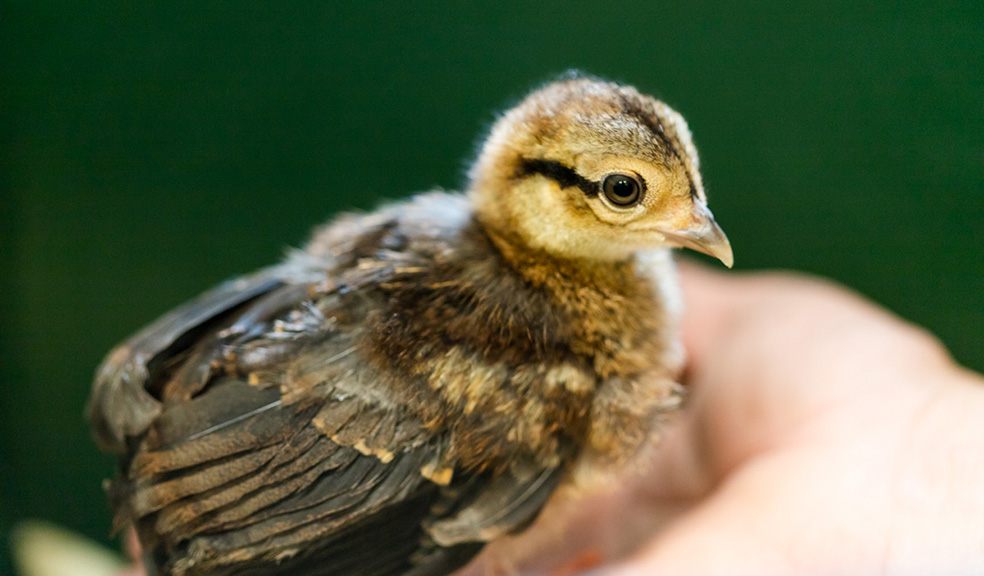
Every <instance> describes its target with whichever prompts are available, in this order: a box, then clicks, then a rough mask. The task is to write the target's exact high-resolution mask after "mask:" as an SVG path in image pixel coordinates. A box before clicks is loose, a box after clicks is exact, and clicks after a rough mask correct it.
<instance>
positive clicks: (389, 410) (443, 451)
mask: <svg viewBox="0 0 984 576" xmlns="http://www.w3.org/2000/svg"><path fill="white" fill-rule="evenodd" d="M469 177H470V181H469V186H468V190H467V193H466V194H464V195H459V194H448V193H438V192H434V193H426V194H422V195H418V196H416V197H414V198H411V199H410V200H408V201H405V202H401V203H397V204H393V205H390V206H388V207H384V208H382V209H380V210H378V211H376V212H372V213H369V214H363V215H345V216H342V217H340V218H338V219H336V220H334V221H332V222H330V223H328V224H327V225H325V226H323V227H322V228H320V229H318V230H316V231H315V232H314V234H313V237H312V238H311V240H310V242H309V243H308V244H307V246H306V247H305V248H304V249H303V250H301V251H297V252H295V253H292V254H290V255H289V256H288V257H287V258H286V260H285V261H284V262H283V263H281V264H279V265H276V266H272V267H270V268H267V269H264V270H261V271H259V272H257V273H255V274H252V275H249V276H245V277H242V278H239V279H236V280H232V281H229V282H227V283H225V284H222V285H220V286H218V287H217V288H215V289H213V290H211V291H209V292H206V293H205V294H203V295H201V296H199V297H198V298H196V299H195V300H192V301H191V302H189V303H187V304H185V305H183V306H181V307H179V308H177V309H175V310H174V311H172V312H171V313H169V314H167V315H165V316H163V317H162V318H160V319H159V320H157V321H156V322H154V323H152V324H151V325H149V326H147V327H146V328H144V329H143V330H142V331H140V332H138V333H137V334H136V335H134V336H133V337H132V338H131V339H130V340H128V341H126V342H125V343H123V344H122V345H120V346H119V347H117V348H116V349H115V350H113V351H112V352H111V353H110V354H109V355H108V357H107V358H106V360H105V361H104V363H103V365H102V366H101V367H100V368H99V370H98V373H97V375H96V379H95V384H94V387H93V390H92V395H91V398H90V401H89V408H88V410H89V417H90V419H91V423H92V426H93V429H94V431H95V435H96V438H97V440H98V442H99V444H100V446H101V447H102V448H104V449H105V450H108V451H111V452H114V453H116V454H118V455H119V462H120V469H119V473H118V475H117V477H116V478H115V479H114V480H112V481H111V482H110V483H109V488H108V490H109V494H110V499H111V501H112V504H113V506H114V508H115V511H116V522H117V525H118V526H124V525H129V524H132V525H133V526H134V527H135V528H136V532H137V534H138V536H139V539H140V542H141V544H142V546H143V550H144V562H145V565H146V566H147V568H148V571H149V572H150V573H151V574H173V575H181V576H186V575H187V576H190V575H199V574H210V575H224V574H237V575H247V574H248V575H273V574H285V575H286V574H310V575H315V574H331V575H346V574H358V575H361V576H372V575H395V574H406V575H415V576H424V575H438V574H448V573H450V572H452V571H453V570H454V569H456V568H457V567H460V566H462V565H463V564H464V563H466V562H467V561H468V560H469V559H470V558H471V557H472V556H474V555H475V554H476V553H477V552H478V551H479V550H480V549H481V548H482V547H483V546H484V545H485V544H486V543H487V542H490V541H492V540H494V539H496V538H499V537H500V536H503V535H507V534H510V533H515V532H517V531H520V530H523V529H524V527H526V526H527V525H529V524H530V523H531V522H532V520H533V519H534V518H535V517H536V516H537V513H538V512H539V510H540V509H541V508H542V507H543V505H544V503H545V502H546V501H547V499H548V497H549V496H550V495H551V493H552V492H554V491H555V489H556V488H558V487H559V486H566V485H575V484H578V483H583V484H585V485H590V484H591V483H593V482H597V481H599V479H604V478H606V477H608V476H610V475H611V474H618V471H619V470H624V469H626V467H627V466H628V465H629V464H630V462H631V461H632V458H633V457H634V456H635V455H637V454H638V453H639V452H640V450H641V449H642V448H644V447H645V446H646V445H647V444H648V442H649V440H650V439H651V437H652V435H653V434H654V433H655V430H654V421H655V419H656V416H657V415H658V414H659V413H660V412H661V411H665V410H667V409H670V408H672V407H673V406H675V405H676V404H677V402H678V395H679V388H678V386H677V384H676V383H675V378H676V377H677V375H678V372H679V370H680V368H681V362H682V354H681V348H680V345H679V343H678V335H677V329H676V313H677V308H678V295H677V288H676V285H675V277H674V269H673V263H672V260H671V256H670V253H669V248H671V247H679V246H684V247H688V248H692V249H695V250H699V251H701V252H705V253H707V254H710V255H713V256H715V257H717V258H718V259H720V260H721V261H722V262H724V263H725V264H726V265H728V266H730V265H731V261H732V255H731V247H730V245H729V244H728V240H727V239H726V237H725V235H724V234H723V233H722V231H721V229H720V228H719V227H718V225H717V224H716V223H715V221H714V218H713V217H712V215H711V212H710V211H709V210H708V208H707V200H706V198H705V195H704V188H703V186H702V184H701V177H700V173H699V172H698V160H697V152H696V150H695V149H694V145H693V143H692V142H691V137H690V132H689V130H688V129H687V125H686V123H685V122H684V120H683V118H682V117H681V116H680V115H679V114H678V113H676V112H675V111H673V110H672V109H670V108H669V107H668V106H667V105H666V104H664V103H662V102H660V101H658V100H655V99H653V98H651V97H649V96H646V95H643V94H641V93H639V92H638V91H636V90H635V89H634V88H631V87H628V86H623V85H619V84H615V83H611V82H606V81H602V80H598V79H594V78H588V77H583V76H579V77H568V78H564V79H562V80H559V81H555V82H552V83H549V84H547V85H545V86H543V87H541V88H540V89H538V90H536V91H534V92H533V93H532V94H530V95H529V96H527V97H526V98H525V100H523V101H522V102H520V103H519V105H518V106H516V107H515V108H513V109H511V110H509V111H508V112H506V113H505V114H504V115H502V116H501V117H500V118H499V119H498V121H497V122H496V123H495V125H494V126H493V128H492V130H491V133H490V134H489V136H488V138H487V140H486V142H485V144H484V146H483V147H482V149H481V151H480V153H479V156H478V158H477V160H476V161H475V163H474V165H473V167H472V169H471V171H470V174H469ZM601 471H604V472H603V473H601Z"/></svg>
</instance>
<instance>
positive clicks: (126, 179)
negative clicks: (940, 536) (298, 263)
mask: <svg viewBox="0 0 984 576" xmlns="http://www.w3.org/2000/svg"><path fill="white" fill-rule="evenodd" d="M859 4H861V3H858V2H854V1H851V2H841V3H831V4H827V5H826V6H825V7H822V8H821V7H805V6H803V7H797V6H796V5H795V3H789V2H785V1H771V2H759V3H756V4H754V5H745V6H738V5H730V6H729V5H725V4H721V3H718V2H706V3H704V2H680V3H675V4H672V5H671V4H665V3H660V2H653V1H651V0H646V1H638V2H628V3H616V2H604V3H597V4H592V5H587V4H583V3H568V2H564V3H561V2H524V3H502V2H500V3H495V6H491V5H479V4H477V3H464V2H461V3H447V4H441V5H438V4H436V3H428V4H419V5H414V6H411V5H410V3H407V2H386V3H372V4H366V3H362V2H351V3H344V4H340V5H334V4H332V5H329V3H291V4H289V5H288V4H286V3H274V2H270V3H264V4H261V3H245V2H204V3H203V2H185V3H179V2H166V3H165V2H161V3H157V2H148V3H134V2H122V1H109V2H100V3H86V4H85V5H84V6H76V5H75V4H73V3H68V2H65V3H61V2H22V3H9V2H4V3H3V4H2V12H0V61H2V64H0V138H2V140H0V162H2V165H0V186H2V187H0V194H2V196H0V234H2V236H0V258H2V261H0V282H2V285H0V307H2V308H0V314H2V318H0V320H2V325H0V474H2V485H0V486H2V492H0V534H6V531H7V530H9V528H10V526H11V525H12V524H13V523H15V522H16V521H17V520H18V519H21V518H24V517H41V518H47V519H52V520H55V521H57V522H59V523H61V524H64V525H67V526H69V527H71V528H73V529H76V530H79V531H82V532H84V533H86V534H88V535H90V536H92V537H95V538H99V539H105V538H106V534H107V532H108V527H109V514H108V512H107V507H106V505H105V504H104V501H103V496H102V492H101V490H100V479H101V478H103V477H104V476H106V475H107V474H109V473H110V471H111V461H110V459H108V458H106V457H103V456H101V455H99V454H98V452H97V451H96V450H95V449H94V448H93V446H92V445H91V443H90V441H89V436H88V431H87V428H86V425H85V423H84V422H83V419H82V407H83V404H84V401H85V398H86V394H87V391H88V387H89V381H90V377H91V374H92V371H93V369H94V367H95V366H96V364H97V363H98V362H99V360H100V358H101V357H102V355H103V354H104V353H105V351H107V350H108V349H109V348H110V347H111V346H112V345H113V344H114V343H116V342H117V341H119V340H120V339H122V338H124V337H125V336H126V335H127V334H128V333H130V332H131V331H133V330H134V329H136V328H138V327H139V326H141V325H142V324H144V323H146V322H147V321H149V320H151V319H153V318H154V317H155V316H156V315H158V314H160V313H162V312H164V311H166V310H167V309H169V308H170V307H172V306H174V305H176V304H178V303H179V302H181V301H182V300H184V299H186V298H188V297H190V296H192V295H194V294H195V293H197V292H198V291H200V290H202V289H204V288H206V287H208V286H210V285H211V284H213V283H215V282H217V281H219V280H221V279H223V278H225V277H227V276H230V275H233V274H236V273H239V272H244V271H248V270H251V269H254V268H257V267H259V266H262V265H265V264H267V263H270V262H271V261H273V260H275V259H277V258H278V256H279V255H280V254H281V253H282V251H283V250H284V248H285V247H286V246H291V245H297V244H298V243H300V242H301V241H302V240H303V239H304V238H305V236H306V234H307V231H308V229H309V228H310V227H311V226H312V225H314V224H316V223H318V222H320V221H321V220H323V219H324V218H325V217H327V216H329V215H330V214H332V213H334V212H336V211H337V210H339V209H344V208H352V207H357V208H371V207H372V206H374V205H375V204H376V203H377V202H379V201H380V200H381V199H385V198H396V197H400V196H403V195H406V194H408V193H411V192H413V191H418V190H424V189H428V188H431V187H434V186H441V187H447V188H453V187H456V186H458V185H459V184H460V182H461V180H462V178H461V174H462V171H463V168H464V166H465V164H466V162H467V161H468V159H469V157H470V156H471V155H472V153H473V148H474V146H475V143H476V142H477V139H478V138H479V137H480V135H481V133H482V131H483V130H484V128H485V127H486V126H487V125H488V123H489V122H490V120H491V119H492V118H493V114H494V112H495V111H496V110H497V109H500V108H501V107H502V106H504V105H507V104H508V103H509V102H511V101H513V100H515V99H516V98H518V97H520V96H521V95H523V94H524V92H525V91H526V90H528V89H529V88H530V87H531V86H534V85H535V84H536V83H538V82H540V81H542V80H544V79H546V78H549V77H550V76H552V75H554V74H556V73H558V72H561V71H563V70H565V69H567V68H569V67H578V68H582V69H584V70H587V71H589V72H592V73H595V74H600V75H603V76H607V77H610V78H614V79H618V80H623V81H626V82H629V83H632V84H635V85H636V86H638V87H639V88H641V89H643V90H644V91H647V92H650V93H654V94H656V95H658V96H660V97H662V98H663V99H665V100H666V101H667V102H669V103H670V104H672V105H673V106H675V107H677V108H678V109H679V110H680V111H682V112H683V113H684V114H685V116H686V117H687V118H688V119H689V122H690V126H691V128H692V130H693V132H694V135H695V138H696V141H697V144H698V146H699V148H700V150H701V154H702V160H703V166H704V180H705V182H706V184H707V188H708V193H709V195H710V198H711V205H712V207H713V209H714V212H715V214H716V215H717V216H718V220H719V221H720V222H721V223H722V225H723V226H724V228H725V229H726V230H727V232H728V234H729V235H730V237H731V240H732V243H733V245H734V249H735V254H736V259H737V267H738V268H739V269H752V268H773V267H781V268H794V269H798V270H805V271H809V272H813V273H818V274H822V275H826V276H830V277H833V278H835V279H837V280H839V281H841V282H844V283H846V284H849V285H851V286H853V287H855V288H856V289H858V290H860V291H861V292H863V293H864V294H866V295H868V296H869V297H871V298H873V299H875V300H877V301H879V302H881V303H882V304H884V305H885V306H888V307H889V308H891V309H893V310H895V311H897V312H898V313H900V314H902V315H904V316H906V317H908V318H911V319H912V320H914V321H916V322H918V323H920V324H923V325H925V326H927V327H928V328H929V329H931V330H932V331H933V332H935V333H936V334H938V335H939V336H940V337H941V338H942V339H943V340H944V341H945V342H946V344H947V345H949V346H950V348H951V349H952V350H953V352H954V354H955V355H956V357H957V358H958V359H959V360H960V361H961V362H963V363H965V364H967V365H968V366H971V367H973V368H975V369H978V370H980V369H982V368H984V354H982V352H984V347H982V345H981V339H982V335H984V329H982V325H984V257H982V250H981V247H982V240H984V236H982V232H981V230H982V225H984V3H981V2H968V3H966V4H956V3H942V2H925V3H924V4H923V5H921V6H919V5H906V6H903V5H896V3H885V4H886V5H884V6H882V7H879V8H875V7H869V8H862V7H860V6H859ZM889 4H891V5H889ZM0 549H3V550H4V551H3V552H0V573H4V572H8V571H9V570H10V568H9V566H5V563H6V562H8V561H9V560H8V559H7V558H4V556H5V555H6V554H7V551H6V546H2V547H0Z"/></svg>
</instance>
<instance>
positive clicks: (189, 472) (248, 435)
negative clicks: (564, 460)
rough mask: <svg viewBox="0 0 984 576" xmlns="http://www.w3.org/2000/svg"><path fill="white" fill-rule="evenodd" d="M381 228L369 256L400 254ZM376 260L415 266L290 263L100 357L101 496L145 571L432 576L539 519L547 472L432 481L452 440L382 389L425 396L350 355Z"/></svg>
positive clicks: (236, 284) (195, 304)
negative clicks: (108, 472) (115, 471)
mask: <svg viewBox="0 0 984 576" xmlns="http://www.w3.org/2000/svg"><path fill="white" fill-rule="evenodd" d="M377 220H379V221H380V222H383V220H385V219H383V220H380V219H378V218H377ZM384 223H385V222H384ZM390 231H392V233H394V234H396V233H398V230H397V228H396V227H395V226H392V225H386V226H383V225H380V226H377V228H376V229H375V232H374V234H375V236H374V237H373V238H372V242H369V243H370V244H381V245H388V246H391V247H392V246H397V245H398V244H399V243H398V242H397V241H395V240H392V239H388V238H387V237H386V234H387V233H389V232H390ZM367 242H368V241H367ZM360 246H361V244H360ZM360 251H363V252H365V253H370V254H371V253H372V250H371V247H369V246H368V245H366V246H361V248H360ZM383 252H384V251H380V252H379V253H380V254H383ZM384 257H385V258H395V257H398V258H399V259H401V261H403V260H413V259H414V258H417V256H414V255H413V254H407V253H404V254H402V255H401V254H395V255H394V253H392V252H387V253H386V254H385V255H384V256H379V258H380V260H376V261H372V260H371V258H369V259H367V258H368V257H367V258H361V259H358V261H355V260H353V262H351V263H350V264H351V266H353V268H350V269H347V270H345V271H340V270H337V269H335V270H334V271H331V266H329V265H328V264H327V263H326V262H325V261H320V262H317V263H315V265H314V266H309V267H305V265H304V264H303V263H299V262H298V261H296V260H294V261H289V262H288V264H285V265H283V266H281V267H277V268H272V269H269V270H266V271H264V272H261V273H259V274H257V275H254V276H250V277H247V278H245V279H241V280H237V281H233V282H230V283H227V284H224V285H222V286H220V287H219V288H216V289H215V290H213V291H211V292H208V293H206V294H204V295H203V296H201V297H199V298H198V299H196V300H194V301H192V302H191V303H189V304H187V305H185V306H182V307H180V308H178V309H177V310H175V311H174V312H172V313H171V314H168V315H166V316H165V317H163V318H162V319H160V320H158V321H157V322H155V323H154V324H152V325H151V326H149V327H148V328H146V329H144V330H143V331H141V332H140V333H139V334H137V335H136V336H134V337H133V338H132V339H131V340H130V341H128V342H127V343H126V344H124V345H123V346H121V347H120V348H118V349H117V350H115V351H114V352H113V353H111V354H110V356H109V357H108V358H107V360H106V361H105V363H104V364H103V366H102V367H101V368H100V370H99V372H98V375H97V379H96V383H95V387H94V390H93V394H92V398H91V400H90V406H89V411H90V417H91V418H92V421H93V426H94V428H95V429H96V431H97V436H98V438H99V439H100V441H101V443H102V444H103V445H104V446H105V447H107V448H108V449H111V450H114V451H125V450H129V452H128V453H127V454H126V457H125V458H124V459H123V461H122V466H123V468H122V472H121V475H120V476H119V477H118V478H117V479H116V480H115V481H114V482H113V484H112V489H111V496H112V499H113V501H114V505H115V507H116V509H117V522H118V524H121V523H124V522H132V523H134V524H135V525H136V527H137V529H138V533H139V534H140V538H141V541H142V543H143V544H144V547H145V550H146V553H147V562H148V564H149V565H151V566H154V567H156V569H157V571H158V573H161V574H176V575H177V574H183V575H195V574H218V575H221V574H256V575H270V574H333V575H342V576H344V575H347V574H351V575H356V574H357V575H369V576H372V575H379V576H386V575H397V574H412V575H414V576H431V575H435V576H436V575H440V574H447V573H449V572H451V571H452V570H453V569H455V568H457V567H458V566H460V565H462V564H463V563H465V562H466V561H467V560H468V559H469V558H470V557H471V556H473V555H474V554H475V553H476V552H477V551H478V550H479V549H480V548H481V547H482V546H483V544H484V543H485V542H487V541H488V540H490V539H491V538H494V537H496V536H498V535H501V534H504V533H507V532H511V531H514V530H517V529H520V528H522V527H524V526H525V525H526V524H527V523H528V522H529V521H531V520H532V519H533V518H534V517H535V515H536V514H537V512H538V511H539V510H540V508H541V507H542V506H543V504H544V502H545V501H546V499H547V497H548V496H549V495H550V493H551V491H552V490H553V488H554V486H555V485H556V483H557V481H558V479H559V478H560V475H561V469H560V468H548V469H544V468H542V467H539V466H538V465H537V464H536V463H535V462H533V461H531V460H530V461H517V462H514V463H513V465H512V466H509V467H506V469H505V470H498V471H496V472H492V471H486V472H481V473H467V472H465V471H462V470H460V469H455V470H454V476H453V480H452V481H450V483H449V482H448V478H446V477H440V476H434V475H433V474H432V472H433V470H434V466H435V464H440V465H442V466H450V467H452V468H454V467H455V463H454V462H453V461H451V462H447V461H445V458H446V455H447V453H448V443H449V442H450V438H449V437H448V435H447V433H446V432H445V431H441V430H437V431H435V430H430V429H428V428H426V427H425V426H424V425H423V424H422V422H421V419H420V418H419V417H418V416H417V415H416V414H415V413H413V412H412V410H411V408H410V407H408V406H404V405H399V404H396V403H394V402H393V401H392V398H391V392H390V390H391V388H387V386H394V385H395V386H407V387H411V386H418V385H422V384H421V383H420V382H416V381H413V380H412V378H414V376H412V375H403V376H395V375H394V374H393V373H392V372H390V373H387V374H386V375H383V374H381V373H380V372H378V370H385V368H373V366H372V364H371V363H369V362H367V361H366V359H365V358H363V356H362V352H361V350H360V348H359V343H360V338H361V336H362V330H364V328H365V326H366V324H367V322H366V319H367V317H368V316H369V315H370V314H372V313H373V312H375V311H377V310H379V309H380V308H381V304H380V302H379V300H374V298H375V297H374V296H373V291H372V290H371V287H372V285H374V284H376V283H382V282H386V281H387V280H388V276H389V275H391V274H392V270H394V269H395V268H396V267H395V266H393V265H391V263H387V262H385V261H383V260H382V259H383V258H384ZM326 269H328V270H329V272H328V275H327V277H326V275H325V272H326ZM333 286H334V287H333ZM312 298H313V299H312ZM384 376H385V377H384ZM394 378H395V379H396V380H397V382H395V383H394ZM401 378H402V379H404V381H402V382H400V381H399V380H400V379H401Z"/></svg>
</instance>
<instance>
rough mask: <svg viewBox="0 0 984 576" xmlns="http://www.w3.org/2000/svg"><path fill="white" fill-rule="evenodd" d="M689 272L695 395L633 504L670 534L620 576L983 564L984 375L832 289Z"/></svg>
mask: <svg viewBox="0 0 984 576" xmlns="http://www.w3.org/2000/svg"><path fill="white" fill-rule="evenodd" d="M681 274H682V282H683V287H684V293H685V300H686V306H687V312H686V314H685V318H684V326H683V335H684V341H685V345H686V348H687V351H688V354H689V359H690V363H689V369H688V374H687V382H688V384H689V386H690V388H691V397H690V401H689V404H688V406H687V407H686V408H685V410H684V412H683V413H682V414H681V415H680V418H679V419H678V420H677V421H676V422H674V423H673V424H672V425H671V426H670V428H669V429H668V430H667V433H666V436H665V438H664V442H663V444H662V446H661V447H660V448H659V449H658V452H657V462H656V463H655V466H654V469H653V472H652V475H651V476H650V477H649V478H647V479H646V481H645V482H644V483H643V484H642V485H641V486H640V488H639V489H638V490H637V491H636V492H635V493H634V494H633V496H632V501H633V505H634V506H635V507H636V509H640V508H641V509H648V510H650V511H652V512H653V513H657V512H659V517H660V519H659V523H660V527H659V529H658V530H657V532H656V534H655V536H654V537H652V539H651V540H650V541H649V542H648V543H647V544H645V545H644V546H643V547H642V549H641V550H640V551H639V552H637V553H636V554H635V555H634V556H633V557H631V558H630V559H629V560H628V561H626V562H624V563H622V564H620V565H618V566H614V567H609V568H608V570H611V574H617V575H618V576H630V575H635V574H673V575H675V576H686V575H691V574H693V575H697V574H701V575H709V574H727V575H730V576H734V575H738V576H741V575H745V574H749V575H751V574H754V575H759V576H765V575H770V574H776V575H778V574H797V575H804V574H876V573H877V574H898V575H909V574H969V573H972V572H974V571H975V570H981V569H982V567H984V523H982V522H981V520H980V519H981V518H982V517H984V386H982V385H981V384H982V383H981V381H980V377H979V376H977V375H974V374H971V373H969V372H966V371H964V370H962V369H960V368H959V367H957V366H956V365H955V364H954V363H953V362H952V360H951V359H950V358H949V356H948V355H947V353H946V351H945V350H944V349H943V348H942V346H941V345H940V344H939V343H938V342H937V341H936V340H935V339H934V338H932V337H931V336H929V335H928V334H927V333H925V332H923V331H922V330H920V329H918V328H915V327H913V326H911V325H909V324H906V323H905V322H903V321H901V320H899V319H898V318H895V317H893V316H891V315H890V314H888V313H887V312H885V311H883V310H881V309H879V308H877V307H875V306H874V305H872V304H871V303H869V302H866V301H864V300H863V299H861V298H859V297H857V296H856V295H853V294H851V293H849V292H847V291H845V290H843V289H841V288H838V287H836V286H833V285H830V284H827V283H825V282H821V281H816V280H809V279H805V278H802V277H796V276H791V275H782V274H754V275H748V276H735V275H732V274H728V275H724V274H719V273H715V272H710V271H708V270H705V269H702V268H700V267H697V266H694V265H684V267H683V270H682V273H681ZM614 519H615V520H616V521H617V519H618V516H617V515H616V517H615V518H614ZM598 529H599V530H604V529H605V528H604V527H601V528H598ZM615 531H616V532H617V529H616V530H615ZM608 538H609V539H610V538H611V537H610V536H609V537H608ZM604 573H605V574H609V572H608V571H605V572H604Z"/></svg>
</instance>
